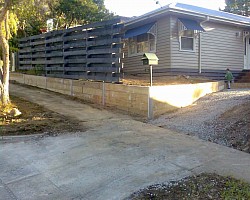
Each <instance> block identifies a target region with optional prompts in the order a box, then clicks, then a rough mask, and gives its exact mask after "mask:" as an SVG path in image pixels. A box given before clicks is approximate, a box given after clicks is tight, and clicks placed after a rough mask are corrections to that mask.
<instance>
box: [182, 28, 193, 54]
mask: <svg viewBox="0 0 250 200" xmlns="http://www.w3.org/2000/svg"><path fill="white" fill-rule="evenodd" d="M179 40H180V50H182V51H194V31H193V30H184V31H182V32H181V33H180V37H179Z"/></svg>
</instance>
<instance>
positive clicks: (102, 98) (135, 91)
mask: <svg viewBox="0 0 250 200" xmlns="http://www.w3.org/2000/svg"><path fill="white" fill-rule="evenodd" d="M10 79H11V80H15V81H17V82H19V83H23V84H27V85H32V86H35V87H39V88H43V89H47V90H50V91H54V92H58V93H61V94H66V95H71V96H74V97H77V98H79V99H83V100H85V101H88V102H91V103H95V104H98V105H103V106H109V107H113V108H117V109H119V110H123V111H126V112H127V113H129V114H136V115H140V116H142V117H145V118H148V119H152V118H154V117H157V116H159V115H161V114H164V113H166V112H169V111H173V110H175V109H178V108H181V107H185V106H188V105H191V104H192V103H193V102H195V101H196V100H197V99H199V98H200V97H202V96H204V95H206V94H209V93H212V92H217V91H220V90H223V89H224V82H223V81H221V82H209V83H199V84H186V85H185V84H182V85H166V86H152V87H147V86H133V85H122V84H112V83H103V82H91V81H84V80H72V79H63V78H51V77H43V76H34V75H26V74H18V73H11V74H10Z"/></svg>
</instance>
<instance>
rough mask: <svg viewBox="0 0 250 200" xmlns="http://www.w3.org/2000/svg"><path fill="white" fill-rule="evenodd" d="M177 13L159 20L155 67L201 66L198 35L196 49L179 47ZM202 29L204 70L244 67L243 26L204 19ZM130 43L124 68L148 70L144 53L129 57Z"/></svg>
mask: <svg viewBox="0 0 250 200" xmlns="http://www.w3.org/2000/svg"><path fill="white" fill-rule="evenodd" d="M177 22H178V17H176V16H174V15H172V16H171V17H170V16H169V15H168V16H164V17H162V18H160V19H158V20H157V41H156V54H157V56H158V58H159V65H158V66H155V67H154V69H170V68H172V69H197V70H198V65H199V64H198V56H199V54H198V51H199V50H198V37H196V38H195V51H193V52H190V51H180V47H179V36H178V23H177ZM203 28H204V29H205V31H206V32H203V33H201V67H202V70H225V68H227V67H229V68H230V69H232V70H237V71H238V70H243V68H244V42H243V38H242V37H243V36H242V34H241V35H240V36H239V37H236V33H237V32H241V33H242V31H243V30H244V29H243V28H239V27H237V26H234V25H225V24H222V23H214V22H205V23H204V24H203ZM127 48H128V45H126V48H125V49H124V52H125V58H124V59H123V62H124V64H125V65H124V72H128V73H136V72H143V71H145V67H144V66H143V65H142V61H141V57H142V55H137V56H131V57H128V53H127V52H128V49H127Z"/></svg>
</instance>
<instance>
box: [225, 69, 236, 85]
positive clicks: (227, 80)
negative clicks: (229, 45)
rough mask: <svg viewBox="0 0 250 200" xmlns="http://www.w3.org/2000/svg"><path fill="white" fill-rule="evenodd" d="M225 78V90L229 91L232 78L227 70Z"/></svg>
mask: <svg viewBox="0 0 250 200" xmlns="http://www.w3.org/2000/svg"><path fill="white" fill-rule="evenodd" d="M225 78H226V82H227V89H230V88H231V87H230V85H231V83H232V81H233V79H234V77H233V74H232V72H231V71H230V69H228V68H227V72H226V75H225Z"/></svg>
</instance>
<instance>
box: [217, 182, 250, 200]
mask: <svg viewBox="0 0 250 200" xmlns="http://www.w3.org/2000/svg"><path fill="white" fill-rule="evenodd" d="M226 188H227V189H226V190H224V192H223V193H222V198H223V199H225V200H231V199H235V200H248V199H250V185H249V184H247V183H244V182H242V181H238V180H234V179H230V180H228V181H227V182H226Z"/></svg>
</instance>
